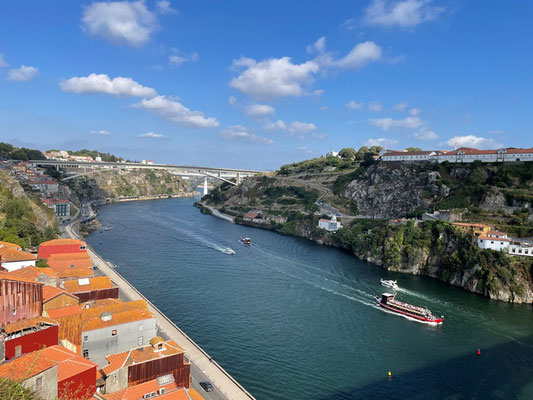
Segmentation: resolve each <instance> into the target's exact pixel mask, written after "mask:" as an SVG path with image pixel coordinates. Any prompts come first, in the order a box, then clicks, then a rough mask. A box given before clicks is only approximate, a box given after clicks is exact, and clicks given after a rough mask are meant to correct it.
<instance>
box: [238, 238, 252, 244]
mask: <svg viewBox="0 0 533 400" xmlns="http://www.w3.org/2000/svg"><path fill="white" fill-rule="evenodd" d="M241 242H243V243H244V244H252V239H250V238H241Z"/></svg>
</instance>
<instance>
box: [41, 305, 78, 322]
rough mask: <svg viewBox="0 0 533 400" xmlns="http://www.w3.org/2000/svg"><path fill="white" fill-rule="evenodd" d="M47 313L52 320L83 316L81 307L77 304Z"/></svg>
mask: <svg viewBox="0 0 533 400" xmlns="http://www.w3.org/2000/svg"><path fill="white" fill-rule="evenodd" d="M46 313H47V314H48V317H49V318H52V319H57V318H63V317H68V316H71V315H76V314H81V307H80V306H79V305H77V304H73V305H71V306H67V307H61V308H55V309H53V310H46Z"/></svg>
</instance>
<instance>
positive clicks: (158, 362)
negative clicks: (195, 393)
mask: <svg viewBox="0 0 533 400" xmlns="http://www.w3.org/2000/svg"><path fill="white" fill-rule="evenodd" d="M106 359H107V361H108V363H109V364H108V365H106V366H105V367H104V368H102V373H103V376H104V379H105V390H106V392H113V391H117V390H121V389H125V388H126V387H128V386H134V385H138V384H141V383H145V382H148V381H151V380H153V379H156V378H158V377H160V376H163V375H172V377H173V378H174V381H175V382H176V384H177V386H178V387H187V388H188V387H189V385H190V368H191V366H190V364H189V363H188V362H186V361H185V350H183V349H182V348H181V347H180V346H178V345H177V344H176V342H174V341H173V340H167V341H164V340H163V339H162V338H160V337H154V338H152V340H150V343H149V344H148V345H146V346H139V347H136V348H133V349H131V350H129V351H126V352H123V353H119V354H112V355H109V356H107V357H106Z"/></svg>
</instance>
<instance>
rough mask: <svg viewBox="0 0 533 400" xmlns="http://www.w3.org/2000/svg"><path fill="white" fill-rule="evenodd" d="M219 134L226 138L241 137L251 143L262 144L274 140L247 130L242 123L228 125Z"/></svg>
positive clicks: (270, 142)
mask: <svg viewBox="0 0 533 400" xmlns="http://www.w3.org/2000/svg"><path fill="white" fill-rule="evenodd" d="M220 136H221V137H222V138H223V139H226V140H234V139H237V140H238V139H241V140H244V141H246V142H252V143H263V144H272V143H274V141H273V140H271V139H269V138H265V137H262V136H257V135H256V134H254V133H250V132H248V129H247V128H246V127H244V126H242V125H233V126H230V127H228V128H226V129H224V130H223V131H222V132H220Z"/></svg>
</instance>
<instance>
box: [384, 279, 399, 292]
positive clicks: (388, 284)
mask: <svg viewBox="0 0 533 400" xmlns="http://www.w3.org/2000/svg"><path fill="white" fill-rule="evenodd" d="M381 284H382V285H383V286H385V287H388V288H391V289H394V290H396V289H398V283H397V282H396V281H387V280H385V279H381Z"/></svg>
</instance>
